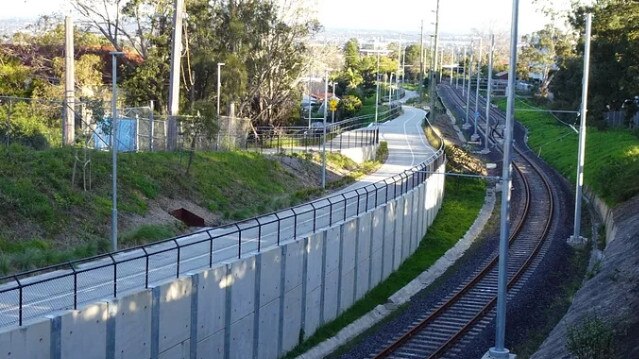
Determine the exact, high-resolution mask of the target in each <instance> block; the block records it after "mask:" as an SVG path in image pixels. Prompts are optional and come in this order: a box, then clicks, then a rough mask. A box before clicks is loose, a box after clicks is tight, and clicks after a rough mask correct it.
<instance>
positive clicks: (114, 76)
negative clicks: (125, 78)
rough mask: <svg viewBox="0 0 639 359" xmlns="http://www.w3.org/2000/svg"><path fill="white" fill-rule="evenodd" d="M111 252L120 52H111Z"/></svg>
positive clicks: (115, 239) (115, 201) (114, 227)
mask: <svg viewBox="0 0 639 359" xmlns="http://www.w3.org/2000/svg"><path fill="white" fill-rule="evenodd" d="M110 54H111V162H112V169H111V170H112V173H111V191H112V193H111V195H112V200H111V201H112V203H111V205H112V208H111V250H112V251H114V252H115V251H117V250H118V107H117V101H118V68H117V61H118V60H117V56H120V55H122V54H123V53H122V52H119V51H111V52H110Z"/></svg>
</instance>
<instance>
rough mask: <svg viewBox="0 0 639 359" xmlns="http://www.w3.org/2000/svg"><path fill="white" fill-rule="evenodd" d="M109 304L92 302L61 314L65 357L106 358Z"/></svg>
mask: <svg viewBox="0 0 639 359" xmlns="http://www.w3.org/2000/svg"><path fill="white" fill-rule="evenodd" d="M108 310H109V305H108V304H107V303H105V302H101V303H96V304H90V305H87V306H86V307H84V308H82V309H78V310H73V311H69V312H66V313H64V314H61V315H60V354H61V357H62V358H64V359H75V358H77V359H85V358H104V357H105V356H106V333H107V325H106V324H107V319H108V316H109V312H108Z"/></svg>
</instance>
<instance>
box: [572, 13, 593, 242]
mask: <svg viewBox="0 0 639 359" xmlns="http://www.w3.org/2000/svg"><path fill="white" fill-rule="evenodd" d="M591 29H592V14H586V34H585V44H584V73H583V79H582V83H581V111H580V117H581V118H580V121H579V122H580V123H579V152H578V154H577V180H576V182H577V184H576V189H575V227H574V231H573V235H572V241H576V242H581V235H580V231H581V196H582V187H583V182H584V163H585V157H586V113H587V111H588V75H589V72H590V33H591Z"/></svg>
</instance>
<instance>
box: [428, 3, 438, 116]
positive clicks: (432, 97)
mask: <svg viewBox="0 0 639 359" xmlns="http://www.w3.org/2000/svg"><path fill="white" fill-rule="evenodd" d="M434 40H435V43H434V44H433V67H432V70H431V74H430V81H429V85H430V109H431V111H433V109H434V108H435V92H436V91H435V90H436V87H437V86H435V72H434V71H435V70H437V50H439V48H438V46H439V0H437V7H436V9H435V39H434Z"/></svg>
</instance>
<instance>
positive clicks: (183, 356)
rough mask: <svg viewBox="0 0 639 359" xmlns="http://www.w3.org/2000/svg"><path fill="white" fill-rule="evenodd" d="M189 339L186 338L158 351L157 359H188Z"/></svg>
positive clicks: (189, 353)
mask: <svg viewBox="0 0 639 359" xmlns="http://www.w3.org/2000/svg"><path fill="white" fill-rule="evenodd" d="M190 347H191V341H190V340H186V341H184V342H182V343H180V344H178V345H176V346H174V347H172V348H169V349H168V350H166V351H164V352H162V353H160V355H159V356H158V359H189V358H190V357H191V352H190V350H189V349H190Z"/></svg>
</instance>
